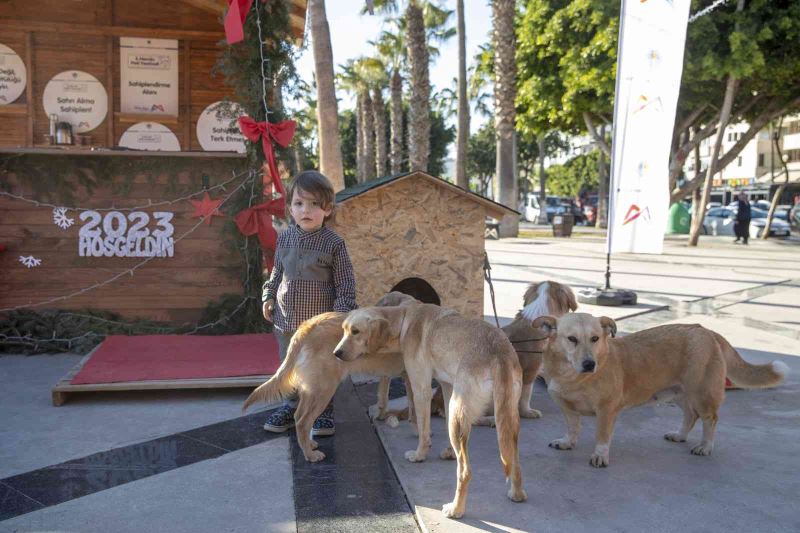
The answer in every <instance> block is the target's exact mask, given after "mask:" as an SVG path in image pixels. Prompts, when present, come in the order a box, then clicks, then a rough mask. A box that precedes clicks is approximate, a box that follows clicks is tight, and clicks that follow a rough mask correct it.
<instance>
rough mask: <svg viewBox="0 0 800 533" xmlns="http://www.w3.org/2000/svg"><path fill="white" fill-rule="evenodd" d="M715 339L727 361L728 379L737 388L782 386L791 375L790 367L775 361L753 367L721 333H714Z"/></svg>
mask: <svg viewBox="0 0 800 533" xmlns="http://www.w3.org/2000/svg"><path fill="white" fill-rule="evenodd" d="M713 333H714V338H715V339H716V340H717V342H718V343H719V346H720V348H721V349H722V356H723V358H724V359H725V366H726V367H727V372H728V378H729V379H730V380H731V381H732V382H733V384H734V385H736V386H737V387H741V388H743V389H767V388H769V387H775V386H777V385H780V384H781V383H782V382H783V380H784V379H786V375H787V374H789V367H788V366H786V364H785V363H783V362H781V361H773V362H771V363H767V364H765V365H753V364H750V363H748V362H747V361H745V360H744V359H742V356H741V355H739V352H737V351H736V349H735V348H734V347H733V346H731V344H730V343H729V342H728V341H727V340H725V337H723V336H722V335H720V334H719V333H716V332H713Z"/></svg>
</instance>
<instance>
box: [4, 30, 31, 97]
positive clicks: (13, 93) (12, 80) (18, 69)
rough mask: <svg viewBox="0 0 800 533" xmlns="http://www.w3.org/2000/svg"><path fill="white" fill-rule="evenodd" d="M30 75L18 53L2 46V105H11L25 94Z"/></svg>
mask: <svg viewBox="0 0 800 533" xmlns="http://www.w3.org/2000/svg"><path fill="white" fill-rule="evenodd" d="M27 77H28V73H27V71H26V70H25V62H24V61H22V58H21V57H19V56H18V55H17V53H16V52H15V51H14V50H12V49H11V48H9V47H8V46H6V45H4V44H0V105H5V104H11V103H13V102H14V101H15V100H16V99H17V98H19V96H20V95H21V94H22V93H23V92H25V82H26V81H27Z"/></svg>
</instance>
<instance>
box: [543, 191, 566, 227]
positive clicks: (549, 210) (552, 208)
mask: <svg viewBox="0 0 800 533" xmlns="http://www.w3.org/2000/svg"><path fill="white" fill-rule="evenodd" d="M545 202H547V205H545V206H544V210H545V215H546V216H547V223H548V224H549V223H551V222H552V221H553V216H554V215H563V214H564V213H566V212H567V208H566V207H565V206H564V205H563V204H562V202H561V197H560V196H547V197H546V198H545Z"/></svg>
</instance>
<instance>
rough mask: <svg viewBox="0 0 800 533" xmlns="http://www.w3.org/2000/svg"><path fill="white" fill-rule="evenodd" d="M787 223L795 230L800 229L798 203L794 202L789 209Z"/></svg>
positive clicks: (799, 205)
mask: <svg viewBox="0 0 800 533" xmlns="http://www.w3.org/2000/svg"><path fill="white" fill-rule="evenodd" d="M789 225H790V226H791V227H793V228H794V229H795V231H800V204H795V205H794V207H792V208H791V209H790V210H789Z"/></svg>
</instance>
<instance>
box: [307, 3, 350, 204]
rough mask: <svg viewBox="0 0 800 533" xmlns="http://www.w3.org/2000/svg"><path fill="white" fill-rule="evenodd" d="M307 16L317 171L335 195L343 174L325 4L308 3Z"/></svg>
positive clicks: (331, 53) (341, 182)
mask: <svg viewBox="0 0 800 533" xmlns="http://www.w3.org/2000/svg"><path fill="white" fill-rule="evenodd" d="M308 16H309V19H310V20H309V27H310V31H311V41H312V43H313V46H314V72H315V74H316V79H317V102H318V105H317V122H318V124H319V128H318V130H319V161H320V171H321V172H322V173H323V174H325V175H326V176H327V177H328V178H329V179H330V180H331V183H332V184H333V188H334V190H336V191H338V190H341V189H343V188H344V170H343V167H342V149H341V143H340V140H339V110H338V107H337V102H336V90H335V87H334V84H333V79H334V78H333V52H332V49H331V34H330V29H329V27H328V17H327V15H326V13H325V0H311V1H310V2H309V5H308Z"/></svg>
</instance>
